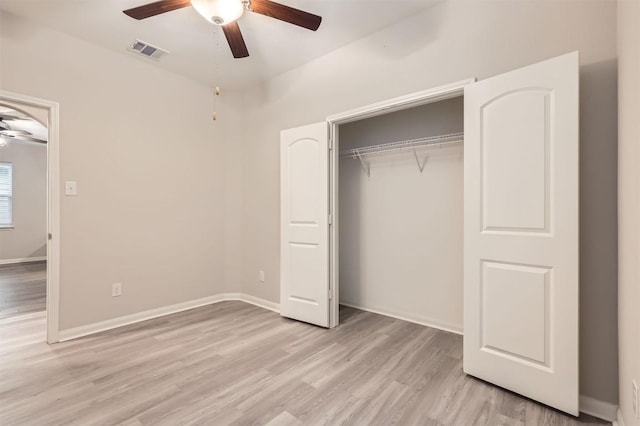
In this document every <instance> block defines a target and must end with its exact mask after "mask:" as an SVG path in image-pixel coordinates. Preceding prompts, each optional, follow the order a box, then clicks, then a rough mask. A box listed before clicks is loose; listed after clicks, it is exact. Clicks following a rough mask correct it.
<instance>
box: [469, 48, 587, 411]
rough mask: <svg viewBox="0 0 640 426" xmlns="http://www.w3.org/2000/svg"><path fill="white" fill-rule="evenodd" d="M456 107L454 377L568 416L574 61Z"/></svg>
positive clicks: (573, 382)
mask: <svg viewBox="0 0 640 426" xmlns="http://www.w3.org/2000/svg"><path fill="white" fill-rule="evenodd" d="M464 97H465V98H464V102H465V148H464V160H465V161H464V163H465V166H464V174H465V176H464V186H465V193H464V204H465V219H464V371H465V372H466V373H468V374H471V375H473V376H477V377H479V378H482V379H484V380H486V381H489V382H491V383H495V384H497V385H499V386H502V387H504V388H507V389H510V390H512V391H515V392H517V393H519V394H521V395H524V396H527V397H529V398H532V399H534V400H537V401H540V402H542V403H545V404H547V405H550V406H552V407H556V408H558V409H560V410H562V411H565V412H567V413H571V414H573V415H577V414H578V52H574V53H570V54H567V55H564V56H560V57H557V58H554V59H550V60H548V61H544V62H541V63H538V64H535V65H531V66H528V67H525V68H522V69H519V70H516V71H512V72H509V73H506V74H502V75H499V76H496V77H493V78H489V79H487V80H484V81H481V82H478V83H475V84H471V85H469V86H467V88H466V89H465V94H464Z"/></svg>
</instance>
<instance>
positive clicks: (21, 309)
mask: <svg viewBox="0 0 640 426" xmlns="http://www.w3.org/2000/svg"><path fill="white" fill-rule="evenodd" d="M46 298H47V262H44V261H43V262H29V263H16V264H12V265H0V318H5V317H8V316H12V315H16V314H23V313H27V312H39V311H44V310H45V309H46V303H47V300H46Z"/></svg>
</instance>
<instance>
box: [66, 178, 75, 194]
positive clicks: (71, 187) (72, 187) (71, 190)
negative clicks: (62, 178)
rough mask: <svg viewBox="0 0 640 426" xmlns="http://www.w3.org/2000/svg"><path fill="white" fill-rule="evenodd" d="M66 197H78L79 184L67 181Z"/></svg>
mask: <svg viewBox="0 0 640 426" xmlns="http://www.w3.org/2000/svg"><path fill="white" fill-rule="evenodd" d="M64 195H78V184H77V183H76V182H71V181H66V182H65V183H64Z"/></svg>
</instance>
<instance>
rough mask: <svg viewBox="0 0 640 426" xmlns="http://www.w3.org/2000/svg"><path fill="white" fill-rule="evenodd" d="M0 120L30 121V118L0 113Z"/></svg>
mask: <svg viewBox="0 0 640 426" xmlns="http://www.w3.org/2000/svg"><path fill="white" fill-rule="evenodd" d="M0 120H9V121H11V120H28V118H24V117H19V116H17V115H13V114H4V113H0Z"/></svg>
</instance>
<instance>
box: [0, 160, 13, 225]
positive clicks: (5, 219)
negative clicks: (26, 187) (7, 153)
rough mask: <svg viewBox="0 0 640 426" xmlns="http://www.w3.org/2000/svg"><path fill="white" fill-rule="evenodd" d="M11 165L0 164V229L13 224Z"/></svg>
mask: <svg viewBox="0 0 640 426" xmlns="http://www.w3.org/2000/svg"><path fill="white" fill-rule="evenodd" d="M12 199H13V164H11V163H0V227H3V226H11V224H12V223H13V217H12V216H13V215H12V213H13V208H12V204H13V203H12V201H13V200H12Z"/></svg>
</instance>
